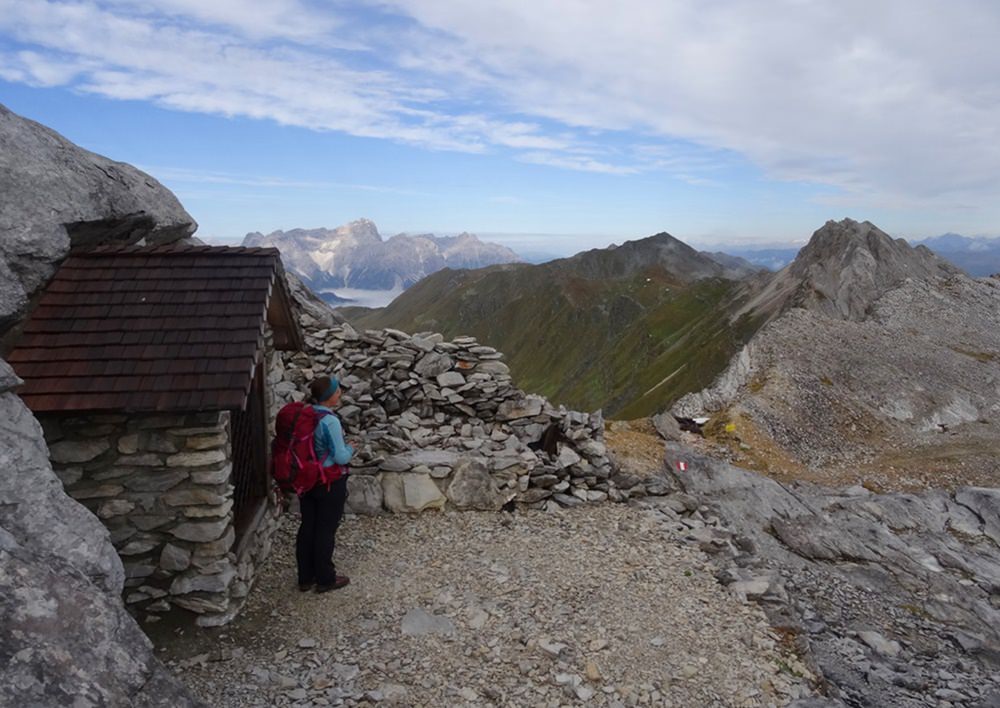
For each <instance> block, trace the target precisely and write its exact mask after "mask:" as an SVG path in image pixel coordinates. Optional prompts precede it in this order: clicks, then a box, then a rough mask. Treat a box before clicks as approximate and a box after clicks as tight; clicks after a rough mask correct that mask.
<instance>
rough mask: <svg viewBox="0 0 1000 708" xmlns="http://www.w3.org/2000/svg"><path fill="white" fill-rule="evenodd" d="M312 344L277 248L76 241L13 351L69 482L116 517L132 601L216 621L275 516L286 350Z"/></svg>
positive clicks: (227, 613) (138, 607)
mask: <svg viewBox="0 0 1000 708" xmlns="http://www.w3.org/2000/svg"><path fill="white" fill-rule="evenodd" d="M301 348H302V338H301V333H300V331H299V329H298V324H297V319H296V317H295V314H294V310H293V303H292V300H291V297H290V295H289V293H288V290H287V287H286V285H285V278H284V272H283V269H282V265H281V259H280V257H279V254H278V251H277V250H275V249H272V248H231V247H216V246H193V245H184V246H157V247H142V246H132V247H124V248H123V247H114V248H112V247H106V248H97V249H93V250H89V251H86V252H78V253H73V254H71V255H70V257H69V258H67V259H66V261H65V262H63V264H62V265H61V267H60V268H59V270H58V271H57V272H56V274H55V276H54V277H53V278H52V280H51V281H50V283H49V284H48V286H47V288H46V289H45V291H44V292H43V294H42V295H41V297H40V298H39V300H38V302H37V304H36V305H35V307H34V309H33V310H32V312H31V315H30V317H29V318H28V320H27V321H26V322H25V324H24V327H23V330H22V331H21V333H20V335H19V337H18V339H17V341H16V343H15V348H14V349H13V351H11V352H10V353H9V356H8V357H7V359H8V361H9V362H10V364H11V365H12V366H13V368H14V370H15V371H16V372H17V374H18V375H19V376H20V377H21V378H22V379H24V385H23V386H22V387H21V389H20V390H19V391H18V393H19V395H20V396H21V398H22V399H23V400H24V402H25V403H26V404H27V405H28V407H29V408H31V410H32V411H33V412H34V414H35V415H36V417H37V418H38V419H39V420H40V421H41V423H42V427H43V428H44V430H45V439H46V441H47V442H48V445H49V453H50V457H51V459H52V464H53V467H54V468H55V469H56V471H57V473H58V474H59V476H60V478H61V479H62V481H63V484H64V486H65V488H66V490H67V492H68V493H69V494H70V495H71V496H73V497H74V498H75V499H77V500H78V501H80V502H81V503H82V504H84V505H86V506H87V507H88V508H89V509H91V510H92V511H93V512H94V513H95V514H96V515H97V516H98V517H99V518H100V519H101V520H102V521H103V522H104V524H105V525H106V526H107V528H108V530H109V532H110V534H111V540H112V542H113V543H114V545H115V547H116V548H117V549H118V553H119V554H120V555H121V558H122V561H123V563H124V566H125V573H126V578H127V580H126V588H125V602H126V604H127V605H128V607H129V609H130V610H131V611H133V613H134V614H136V615H138V616H140V617H143V616H146V615H154V616H157V615H159V614H160V613H164V612H168V611H170V610H171V609H173V608H182V609H183V610H187V611H190V612H193V613H195V614H196V615H197V622H198V624H201V625H206V626H211V625H218V624H224V623H225V622H227V621H229V620H230V619H231V618H232V617H233V616H234V615H235V614H236V612H237V610H238V609H239V607H240V606H241V605H242V603H243V600H244V598H245V597H246V595H247V593H248V591H249V588H250V586H251V584H252V582H253V576H254V571H255V569H256V568H257V567H258V566H259V565H260V563H261V561H262V560H263V559H264V558H265V557H266V556H267V553H268V551H269V549H270V546H271V538H272V535H273V533H274V531H275V529H276V527H277V520H278V506H277V500H276V499H274V498H273V495H272V493H271V491H270V490H271V485H270V484H269V482H268V453H269V449H268V441H269V435H270V432H269V431H270V430H271V429H272V428H273V420H274V416H275V414H276V412H277V407H278V398H277V396H276V395H275V393H274V391H273V390H272V385H273V383H274V382H277V381H280V380H281V368H280V367H281V362H280V355H279V354H278V353H277V352H278V351H279V350H299V349H301Z"/></svg>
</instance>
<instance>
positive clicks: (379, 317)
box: [354, 266, 756, 418]
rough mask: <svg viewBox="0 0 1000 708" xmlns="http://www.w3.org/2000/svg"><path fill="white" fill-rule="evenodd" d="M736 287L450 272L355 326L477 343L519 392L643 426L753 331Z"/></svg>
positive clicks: (634, 278) (666, 277)
mask: <svg viewBox="0 0 1000 708" xmlns="http://www.w3.org/2000/svg"><path fill="white" fill-rule="evenodd" d="M737 287H738V286H737V284H736V283H733V282H731V281H727V280H722V279H718V278H711V279H706V280H701V281H698V282H696V283H693V284H684V283H682V282H680V281H678V280H677V279H675V278H673V277H672V276H671V275H670V274H668V273H667V272H665V271H664V270H663V269H662V268H658V267H651V268H647V269H646V270H645V271H643V272H641V273H637V274H633V275H631V276H629V277H626V278H622V279H617V280H611V279H600V278H598V279H588V278H582V277H579V276H578V275H575V274H574V273H572V272H568V271H560V270H553V269H545V268H538V267H532V266H500V267H494V268H487V269H482V270H476V271H450V270H448V271H441V272H439V273H436V274H434V275H432V276H430V277H428V278H426V279H425V280H423V281H421V282H420V283H418V284H417V285H415V286H413V287H412V288H410V289H409V290H408V291H407V292H406V294H405V295H404V296H402V297H400V298H399V299H397V300H396V301H395V302H394V303H393V304H392V305H390V306H389V307H388V308H386V309H384V310H376V311H372V312H370V313H368V314H363V315H361V316H360V317H356V318H355V319H354V321H355V322H356V323H357V324H358V325H360V326H363V327H397V328H399V329H403V330H406V331H410V332H417V331H422V330H433V331H439V332H442V333H443V334H445V335H446V336H448V337H454V336H458V335H461V334H471V335H473V336H475V337H477V338H478V339H479V340H480V341H481V342H483V343H485V344H489V345H491V346H494V347H496V348H497V349H499V350H501V351H503V352H504V353H505V354H506V361H507V363H508V364H509V365H510V367H511V370H512V373H513V375H514V377H515V380H516V381H517V383H518V385H519V386H520V387H521V388H523V389H525V390H527V391H534V392H537V393H541V394H544V395H545V396H547V397H549V398H550V399H551V400H553V401H554V402H556V403H564V404H566V405H567V406H571V407H573V408H578V409H585V410H592V409H596V408H604V409H605V412H606V413H607V414H608V415H609V416H614V417H618V418H636V417H641V416H645V415H649V414H651V413H655V412H657V411H659V410H662V409H663V408H665V407H666V406H667V405H668V404H669V403H671V402H672V401H674V400H676V399H677V398H678V397H680V396H681V395H683V394H685V393H687V392H689V391H693V390H698V389H701V388H703V387H705V386H707V385H708V384H709V383H711V381H712V379H713V378H714V377H715V376H716V375H717V374H718V373H719V372H721V371H722V369H723V368H725V366H726V365H727V364H728V362H729V359H730V357H731V356H732V355H733V353H735V352H736V351H737V349H738V348H739V347H740V346H741V345H742V343H743V342H744V341H745V340H746V339H747V338H749V336H750V334H752V332H753V331H754V330H755V329H756V328H755V327H753V326H752V324H751V323H747V322H742V323H739V325H738V326H733V325H731V324H730V322H729V311H730V307H729V305H730V304H731V301H732V299H733V298H734V296H735V293H736V289H737ZM668 377H669V379H668ZM664 379H668V380H666V381H665V382H664Z"/></svg>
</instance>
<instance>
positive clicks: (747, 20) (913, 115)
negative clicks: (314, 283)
mask: <svg viewBox="0 0 1000 708" xmlns="http://www.w3.org/2000/svg"><path fill="white" fill-rule="evenodd" d="M997 36H1000V6H997V5H996V4H995V3H992V2H987V1H986V0H966V2H963V3H946V2H936V1H929V0H910V1H907V2H903V1H901V0H884V1H883V2H880V3H877V4H875V5H873V4H872V3H870V2H860V1H854V0H844V1H843V2H838V3H829V2H825V1H822V2H821V1H818V0H816V1H811V0H776V1H775V2H770V3H767V4H766V6H763V5H759V4H756V3H745V2H739V1H737V0H712V1H711V2H695V1H694V0H689V1H684V2H681V1H675V2H651V1H650V0H618V1H616V2H600V1H597V0H531V1H530V2H529V1H528V0H503V1H501V0H477V2H475V3H467V2H455V1H446V0H384V1H381V2H337V1H328V2H321V3H320V2H308V1H306V0H268V1H267V2H264V1H262V0H216V1H215V2H211V3H208V2H202V1H201V0H151V1H147V2H139V0H84V1H81V0H0V102H2V103H4V104H6V105H7V106H8V107H9V108H11V109H12V110H14V111H15V112H17V113H20V114H22V115H25V116H27V117H30V118H32V119H35V120H38V121H40V122H42V123H44V124H46V125H49V126H51V127H52V128H54V129H56V130H58V131H59V132H61V133H63V134H64V135H66V136H67V137H68V138H70V139H71V140H73V141H74V142H77V143H78V144H80V145H82V146H84V147H86V148H88V149H91V150H94V151H96V152H99V153H102V154H105V155H107V156H109V157H112V158H114V159H118V160H123V161H126V162H129V163H132V164H135V165H136V166H138V167H141V168H142V169H145V170H146V171H148V172H150V173H151V174H152V175H153V176H155V177H156V178H158V179H159V180H160V181H161V182H163V183H164V184H166V185H167V186H168V187H170V188H171V189H172V190H174V192H176V193H177V195H178V196H179V197H180V199H181V201H182V202H183V203H184V205H185V206H186V207H187V208H188V210H189V211H190V212H191V213H192V215H193V216H194V217H195V218H196V219H197V220H198V221H199V223H200V225H201V229H200V235H201V236H202V237H204V238H207V239H210V240H228V241H236V240H239V239H240V238H242V236H243V235H244V234H245V233H246V232H248V231H257V230H259V231H265V232H267V231H271V230H274V229H288V228H293V227H297V226H301V227H318V226H328V227H333V226H336V225H339V224H342V223H345V222H347V221H350V220H352V219H355V218H359V217H368V218H371V219H373V220H374V221H375V222H376V223H377V224H378V225H379V227H380V230H381V231H382V232H383V233H385V234H392V233H397V232H400V231H435V232H439V233H440V232H458V231H463V230H467V231H472V232H475V233H480V234H493V235H494V238H495V239H497V240H505V239H506V240H508V241H510V242H511V243H515V242H516V243H519V244H523V245H521V246H520V247H521V248H525V249H532V250H538V251H551V252H554V253H568V252H572V251H574V250H578V249H580V248H588V247H594V246H601V245H605V244H606V243H607V242H609V241H621V240H622V239H625V238H636V237H642V236H645V235H649V234H651V233H655V232H658V231H669V232H670V233H672V234H674V235H675V236H678V237H680V238H682V239H684V240H687V241H690V242H694V243H696V244H700V245H712V244H714V243H720V242H727V243H731V242H761V243H765V242H766V243H774V242H789V241H801V240H803V239H805V238H807V237H808V236H809V234H810V233H811V232H812V231H813V230H814V229H816V228H818V227H819V226H820V225H822V223H823V222H824V221H825V220H827V219H830V218H836V219H839V218H842V217H844V216H851V217H853V218H857V219H870V220H872V221H874V222H875V223H876V224H878V225H880V226H881V227H882V228H884V229H886V230H887V231H889V232H890V233H892V234H894V235H900V236H908V237H921V236H930V235H935V234H939V233H943V232H945V231H957V232H961V233H966V234H995V233H1000V199H998V198H997V197H998V196H1000V51H998V50H997V49H996V48H995V45H996V37H997ZM497 234H501V235H500V236H497ZM503 234H507V235H508V236H503ZM517 234H522V235H523V234H530V235H531V236H530V237H526V236H517Z"/></svg>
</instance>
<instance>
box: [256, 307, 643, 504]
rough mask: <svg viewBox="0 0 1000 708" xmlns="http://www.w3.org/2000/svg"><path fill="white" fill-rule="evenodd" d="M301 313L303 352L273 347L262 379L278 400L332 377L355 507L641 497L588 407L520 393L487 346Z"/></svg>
mask: <svg viewBox="0 0 1000 708" xmlns="http://www.w3.org/2000/svg"><path fill="white" fill-rule="evenodd" d="M303 319H304V322H305V327H304V329H305V332H306V336H305V351H303V352H295V353H288V354H285V355H284V361H283V370H279V371H276V372H273V374H272V376H273V378H274V380H272V381H271V384H272V387H273V390H274V391H275V392H276V393H277V395H278V396H279V398H281V399H282V400H285V401H292V400H294V401H300V400H303V399H304V397H305V395H306V394H305V391H306V387H307V385H308V383H309V381H311V380H312V379H313V378H314V377H317V376H321V375H326V374H330V375H334V376H336V377H337V378H338V379H339V380H340V382H341V385H342V387H343V391H344V394H343V398H342V399H341V402H340V405H339V408H338V410H337V413H338V415H339V416H340V418H341V420H342V421H343V423H344V427H345V430H346V433H347V437H348V439H349V440H352V441H353V442H354V443H355V449H356V456H355V459H354V460H353V461H352V476H351V481H350V484H351V489H350V494H351V498H350V500H349V504H350V506H351V510H352V511H354V512H355V513H367V514H372V513H379V512H381V511H383V510H385V509H388V510H389V511H396V512H400V511H402V512H413V511H422V510H424V509H431V508H442V507H444V506H451V507H455V508H467V509H483V510H487V509H499V508H501V507H503V506H504V505H505V504H508V503H510V502H516V503H519V504H526V505H530V506H532V507H536V508H550V509H553V508H557V507H561V506H575V505H578V504H583V503H586V502H599V501H604V500H608V499H610V500H612V501H623V500H625V499H627V498H629V497H631V496H640V495H644V494H646V493H647V489H646V488H645V487H644V486H643V480H642V479H641V478H638V477H636V476H634V475H628V474H620V473H618V471H617V470H616V467H615V465H614V464H613V462H612V460H611V459H610V458H609V456H608V452H607V448H606V447H605V444H604V419H603V416H602V415H601V413H600V411H598V412H596V413H582V412H578V411H569V410H566V409H565V408H564V407H561V406H560V407H555V406H553V405H551V404H550V403H549V402H548V401H547V400H546V399H545V398H543V397H541V396H537V395H529V394H526V393H525V392H523V391H521V390H520V389H518V388H517V387H516V386H515V385H514V384H513V382H512V380H511V376H510V371H509V369H508V367H507V365H506V364H505V363H504V362H503V361H502V359H503V354H501V353H500V352H498V351H497V350H496V349H494V348H492V347H488V346H483V345H481V344H479V343H478V342H477V341H476V339H474V338H472V337H457V338H455V339H454V340H452V341H450V342H446V341H444V337H443V336H442V335H440V334H436V333H419V334H415V335H412V336H411V335H409V334H406V333H405V332H401V331H399V330H395V329H385V330H366V331H364V332H358V331H356V330H355V329H354V328H353V327H351V325H349V324H346V323H344V324H338V325H336V326H332V327H323V326H322V325H318V324H316V325H312V326H310V325H311V321H310V320H309V319H308V318H303Z"/></svg>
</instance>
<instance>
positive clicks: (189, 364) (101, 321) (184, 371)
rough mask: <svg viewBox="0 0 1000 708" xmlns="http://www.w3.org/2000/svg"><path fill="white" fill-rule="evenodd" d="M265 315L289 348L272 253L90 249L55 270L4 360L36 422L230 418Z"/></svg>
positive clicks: (243, 392)
mask: <svg viewBox="0 0 1000 708" xmlns="http://www.w3.org/2000/svg"><path fill="white" fill-rule="evenodd" d="M275 294H277V297H278V298H280V299H281V300H282V303H280V305H281V307H279V308H277V310H276V308H275V307H274V303H272V302H271V301H272V297H273V296H274V295H275ZM275 311H281V312H284V313H286V316H283V317H277V318H276V317H274V316H272V317H270V319H271V320H272V322H271V324H272V326H274V327H275V328H276V329H277V328H279V327H280V328H283V330H289V331H283V332H282V335H283V336H282V337H281V339H283V340H284V341H285V342H286V343H288V342H294V343H296V344H297V343H298V342H299V341H300V335H299V333H298V331H297V330H296V329H295V327H296V325H295V322H294V318H292V317H289V316H287V313H290V307H289V301H288V295H287V291H286V289H285V286H284V274H283V271H282V266H281V260H280V257H279V254H278V251H277V250H276V249H273V248H235V247H222V246H180V247H178V246H156V247H140V246H130V247H125V248H122V247H102V248H96V249H92V250H90V251H86V252H82V253H74V254H72V255H71V256H70V257H69V258H68V259H67V260H66V261H65V262H64V263H63V264H62V266H61V267H60V268H59V270H58V272H57V273H56V274H55V276H54V277H53V278H52V281H51V282H50V283H49V285H48V287H47V288H46V290H45V292H44V293H43V295H42V296H41V298H40V299H39V301H38V303H37V305H36V307H35V309H34V310H33V312H32V313H31V316H30V318H29V319H28V321H27V322H26V324H25V325H24V329H23V333H22V335H21V337H20V340H19V341H18V343H17V347H16V348H15V349H14V351H12V352H11V353H10V355H9V356H8V357H7V359H8V361H9V362H10V364H11V365H12V366H13V367H14V370H15V371H16V372H17V373H18V375H19V376H21V378H23V379H24V382H25V383H24V386H23V387H22V388H21V389H20V391H19V394H20V396H21V398H23V399H24V401H25V403H27V405H28V407H29V408H31V409H32V410H34V411H35V412H39V413H41V412H51V411H108V410H124V411H192V410H223V409H234V408H242V407H243V405H244V403H245V401H246V396H247V393H248V392H249V389H250V383H251V377H252V374H253V368H254V364H255V362H256V361H258V353H259V351H260V349H261V347H262V345H263V335H264V324H265V322H266V321H268V319H269V313H272V315H273V313H274V312H275Z"/></svg>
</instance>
